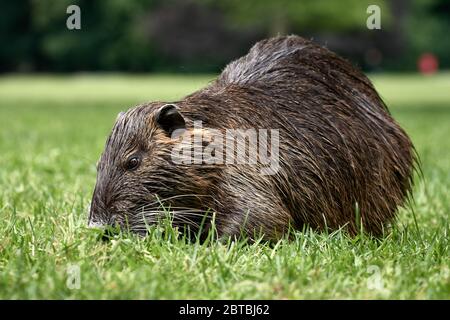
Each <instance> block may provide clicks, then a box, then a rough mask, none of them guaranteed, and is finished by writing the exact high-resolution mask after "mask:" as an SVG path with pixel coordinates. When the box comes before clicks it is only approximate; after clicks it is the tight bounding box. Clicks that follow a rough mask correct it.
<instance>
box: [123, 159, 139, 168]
mask: <svg viewBox="0 0 450 320" xmlns="http://www.w3.org/2000/svg"><path fill="white" fill-rule="evenodd" d="M140 164H141V159H140V158H139V157H137V156H131V157H130V158H128V160H127V163H126V165H125V168H126V169H127V170H135V169H137V167H139V165H140Z"/></svg>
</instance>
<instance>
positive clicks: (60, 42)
mask: <svg viewBox="0 0 450 320" xmlns="http://www.w3.org/2000/svg"><path fill="white" fill-rule="evenodd" d="M70 4H77V5H78V6H79V7H80V8H81V22H82V23H81V25H82V28H81V30H68V29H67V28H66V19H67V17H68V14H66V8H67V7H68V6H69V5H70ZM369 4H378V5H379V6H380V8H381V9H382V29H381V30H368V29H367V28H366V18H367V16H368V15H367V13H366V8H367V6H368V5H369ZM448 30H450V3H449V2H448V1H447V0H414V1H408V0H391V1H388V0H379V1H376V0H371V1H364V0H340V1H331V0H302V1H298V0H281V1H275V0H244V1H241V0H216V1H213V0H187V1H186V0H164V1H163V0H135V1H126V0H123V1H122V0H109V1H101V0H76V1H75V0H39V1H33V0H22V1H2V2H1V4H0V40H1V51H0V71H1V72H13V71H49V72H71V71H98V70H99V71H130V72H149V71H158V72H159V71H164V72H217V71H219V70H220V69H221V68H222V67H223V66H224V65H225V64H226V63H227V62H228V61H230V60H231V59H234V58H236V57H238V56H240V55H241V54H243V53H245V52H246V50H248V48H249V47H250V46H251V44H252V43H254V42H255V41H257V40H259V39H262V38H265V37H268V36H272V35H276V34H288V33H296V34H299V35H302V36H305V37H309V38H314V39H315V40H316V41H318V42H321V43H323V44H326V45H327V46H328V47H330V48H331V49H333V50H336V51H338V52H339V53H341V54H342V55H344V56H346V57H348V58H349V59H351V60H353V61H354V62H356V63H358V64H359V65H360V66H362V67H363V68H366V69H381V70H386V69H388V70H390V69H392V70H398V69H402V70H412V69H414V68H415V65H416V60H417V57H418V56H419V55H420V54H421V53H423V52H432V53H434V54H436V55H437V56H438V57H439V59H440V64H441V66H442V67H447V68H448V67H449V66H450V55H449V54H448V53H449V52H450V40H449V37H448Z"/></svg>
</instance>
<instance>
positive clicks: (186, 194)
mask: <svg viewBox="0 0 450 320" xmlns="http://www.w3.org/2000/svg"><path fill="white" fill-rule="evenodd" d="M184 130H186V121H185V118H184V117H183V115H182V114H181V112H180V111H179V110H178V108H177V107H176V106H175V105H173V104H165V105H163V104H160V103H153V104H149V105H144V106H138V107H136V108H134V109H130V110H129V111H127V112H126V113H121V114H119V116H118V117H117V120H116V123H115V125H114V128H113V129H112V132H111V134H110V136H109V138H108V140H107V142H106V147H105V150H104V152H103V154H102V155H101V158H100V161H99V163H98V166H97V183H96V186H95V190H94V194H93V198H92V202H91V208H90V214H89V225H90V226H94V227H103V226H108V225H111V226H113V225H116V226H117V225H118V226H120V227H126V228H127V229H128V230H130V231H132V232H135V233H139V234H145V233H146V230H147V225H148V224H151V223H154V222H156V221H157V220H158V219H159V218H161V216H162V215H163V214H165V213H167V211H168V209H170V210H169V211H171V212H173V217H172V218H173V220H174V222H176V221H178V222H180V223H183V224H190V225H192V226H197V225H198V223H199V222H198V220H199V217H200V216H201V215H204V212H203V214H201V213H200V211H201V210H200V209H202V208H205V209H206V207H205V203H204V199H202V195H204V194H205V193H206V190H208V188H209V185H208V184H209V182H210V181H211V180H214V179H210V177H203V178H202V177H199V176H198V175H201V174H203V175H207V174H208V173H207V171H204V170H203V171H202V172H198V171H197V170H199V168H195V167H194V166H189V165H185V164H175V163H174V162H173V161H172V159H171V151H172V149H173V146H174V145H175V144H176V143H178V142H179V139H176V138H177V134H176V132H181V133H182V132H183V131H184ZM200 170H201V169H200ZM162 205H163V207H164V208H162ZM169 207H170V208H169ZM177 213H178V214H177ZM200 220H201V219H200Z"/></svg>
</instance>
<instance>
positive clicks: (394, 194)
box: [89, 36, 416, 239]
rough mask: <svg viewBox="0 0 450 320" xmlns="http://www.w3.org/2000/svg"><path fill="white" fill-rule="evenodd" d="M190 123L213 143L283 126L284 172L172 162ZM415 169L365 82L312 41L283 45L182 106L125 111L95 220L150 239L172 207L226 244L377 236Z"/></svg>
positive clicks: (101, 174) (399, 133) (251, 57)
mask: <svg viewBox="0 0 450 320" xmlns="http://www.w3.org/2000/svg"><path fill="white" fill-rule="evenodd" d="M195 121H197V122H198V121H201V124H202V126H203V129H201V130H202V131H203V132H204V134H205V135H206V136H207V135H208V132H209V131H208V130H210V129H218V130H216V131H220V132H223V130H225V129H243V130H246V129H251V128H256V129H260V128H266V129H279V147H278V148H279V155H278V157H279V168H278V169H277V170H275V171H274V172H273V173H272V174H263V173H262V172H261V165H260V163H257V164H254V163H253V164H250V163H248V164H245V163H244V164H242V163H241V164H238V163H222V164H214V163H213V164H208V163H204V162H202V163H201V164H198V163H180V162H175V161H174V159H173V156H172V155H171V154H172V152H173V148H174V147H175V146H176V145H177V144H179V143H181V142H180V141H181V140H182V139H180V136H186V134H187V135H188V136H189V135H190V136H192V135H193V134H194V132H195V130H196V129H194V122H195ZM197 131H198V130H197ZM175 132H178V134H174V133H175ZM202 145H204V143H203V142H202ZM415 164H416V156H415V152H414V148H413V145H412V143H411V141H410V139H409V138H408V136H407V135H406V133H405V132H404V131H403V130H402V128H400V126H399V125H398V124H397V123H396V122H395V120H394V119H393V118H392V117H391V115H390V113H389V111H388V108H387V107H386V105H385V104H384V103H383V101H382V99H381V98H380V96H379V95H378V94H377V92H376V90H375V89H374V87H373V85H372V84H371V82H370V80H369V79H368V78H367V77H366V76H365V75H364V74H362V73H361V72H360V71H358V70H357V69H355V68H354V67H353V66H352V65H351V64H350V63H349V62H347V61H345V60H344V59H342V58H340V57H339V56H337V55H336V54H334V53H333V52H330V51H329V50H328V49H326V48H324V47H321V46H319V45H316V44H314V43H313V42H311V41H308V40H305V39H303V38H301V37H298V36H285V37H276V38H272V39H268V40H263V41H260V42H258V43H257V44H256V45H254V46H253V47H252V48H251V50H250V52H249V53H248V54H247V55H246V56H244V57H242V58H240V59H238V60H236V61H234V62H232V63H230V64H229V65H228V66H227V67H226V68H225V69H224V71H223V72H222V74H221V75H220V76H219V77H218V78H217V79H216V80H215V81H213V82H212V83H211V84H209V85H208V86H207V87H206V88H204V89H202V90H199V91H197V92H195V93H193V94H191V95H189V96H187V97H185V98H184V99H182V100H180V101H176V102H172V103H162V102H152V103H148V104H143V105H139V106H137V107H135V108H133V109H130V110H128V111H127V112H126V113H124V114H120V115H119V116H118V118H117V120H116V123H115V125H114V128H113V129H112V133H111V134H110V136H109V138H108V140H107V142H106V147H105V150H104V152H103V154H102V156H101V159H100V161H99V164H98V168H97V169H98V175H97V183H96V186H95V190H94V194H93V199H92V203H91V209H90V215H89V223H90V225H99V224H100V225H111V224H116V225H119V226H122V227H124V226H125V225H126V226H127V228H129V230H130V231H132V232H136V233H138V234H143V235H145V234H146V232H147V227H148V225H149V224H151V223H154V222H156V221H157V220H158V219H157V218H158V217H160V216H161V215H162V214H164V212H167V211H169V212H171V213H172V214H171V215H172V218H173V223H174V224H176V225H180V226H181V225H182V226H190V227H191V228H193V229H195V228H198V227H199V225H200V224H201V223H203V222H204V221H205V220H206V221H207V222H206V223H204V224H202V225H204V226H205V225H210V224H208V223H210V222H211V219H212V217H214V221H215V227H216V230H217V233H218V235H219V236H237V235H240V234H242V232H244V233H245V234H246V235H249V236H252V235H254V234H255V232H258V233H260V232H262V234H263V235H264V236H265V237H266V238H268V239H277V238H279V237H280V236H281V235H283V234H284V233H285V231H286V230H287V229H288V227H289V226H292V227H293V228H295V229H302V228H303V227H304V226H309V227H311V228H313V229H315V230H336V229H338V228H343V229H345V230H347V231H348V232H349V233H350V234H356V233H358V232H359V231H360V230H361V229H363V230H365V231H367V232H368V233H370V234H374V235H380V234H382V233H383V231H384V230H385V229H386V227H387V226H388V225H389V222H391V221H392V220H393V219H394V217H395V214H396V211H397V208H398V207H399V206H401V205H403V204H404V203H405V201H406V200H407V199H409V197H410V193H411V187H412V177H413V172H414V168H415ZM167 208H168V209H167ZM205 217H206V218H205Z"/></svg>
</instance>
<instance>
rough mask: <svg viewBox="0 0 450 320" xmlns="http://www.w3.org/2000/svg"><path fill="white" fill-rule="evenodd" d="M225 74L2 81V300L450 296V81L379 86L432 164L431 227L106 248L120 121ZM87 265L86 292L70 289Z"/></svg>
mask: <svg viewBox="0 0 450 320" xmlns="http://www.w3.org/2000/svg"><path fill="white" fill-rule="evenodd" d="M211 78H212V77H211V76H202V77H197V76H195V77H181V76H124V75H98V76H90V75H79V76H70V77H67V76H39V77H38V76H34V77H24V76H4V77H1V78H0V190H1V193H0V217H1V219H0V298H3V299H5V298H6V299H21V298H27V299H28V298H33V299H34V298H52V299H73V298H100V299H107V298H113V299H115V298H139V299H174V298H179V299H183V298H192V299H197V298H198V299H207V298H211V299H218V298H222V299H228V298H236V299H241V298H246V299H266V298H267V299H285V298H287V299H304V298H307V299H309V298H313V299H314V298H319V299H322V298H325V299H340V298H343V299H347V298H358V299H361V298H363V299H365V298H369V299H372V298H399V299H427V298H431V299H437V298H441V299H442V298H443V299H449V298H450V264H449V262H450V261H449V213H450V202H449V194H450V90H449V88H450V74H441V75H438V76H436V77H421V76H417V75H404V76H402V75H380V76H374V77H373V79H374V82H375V84H376V86H377V88H378V89H379V90H380V92H381V94H382V96H383V97H384V98H385V100H386V101H387V103H388V105H389V106H390V108H391V110H392V113H393V115H394V116H395V118H396V119H397V120H398V121H399V122H400V123H401V125H402V126H403V127H404V128H405V129H406V131H407V132H408V133H409V134H410V136H411V137H412V140H413V141H414V143H415V145H416V147H417V150H418V152H419V154H420V157H421V160H422V166H423V173H424V180H423V181H419V179H416V186H415V189H414V196H415V204H414V206H413V209H414V211H415V215H416V218H417V226H416V225H415V223H414V216H413V212H412V210H411V209H402V210H401V211H400V215H399V219H398V223H397V225H396V227H395V228H394V230H393V231H392V233H390V234H389V235H387V236H386V237H385V238H383V239H382V240H380V241H376V240H374V239H370V238H368V237H366V236H360V237H357V238H354V239H351V238H349V237H347V236H346V235H345V234H343V233H340V232H337V233H334V234H323V233H322V234H320V233H314V232H310V231H308V232H305V233H296V235H295V239H294V240H292V241H287V240H282V241H280V242H279V243H277V244H276V245H275V246H273V245H272V246H270V245H268V244H264V243H256V244H246V243H245V242H231V243H221V242H218V241H211V242H210V243H205V244H198V243H187V242H186V241H184V240H183V239H182V237H177V236H176V235H175V234H174V233H162V229H163V227H158V228H154V232H153V234H152V235H151V236H149V237H148V238H146V239H139V238H137V237H129V236H128V237H127V236H123V235H122V236H118V237H117V238H116V239H114V240H112V241H110V242H102V241H99V240H98V234H97V233H96V232H95V231H93V230H89V229H87V228H86V227H85V224H86V218H87V206H88V203H89V201H90V196H91V193H92V189H93V186H94V183H95V166H94V164H95V162H96V160H97V158H98V156H99V154H100V152H101V151H102V148H103V144H104V142H105V139H106V136H107V134H108V132H109V130H110V128H111V126H112V124H113V121H114V119H115V117H116V115H117V113H118V112H119V111H121V110H125V109H127V108H128V107H131V106H132V105H134V104H136V103H138V102H142V101H149V100H158V99H161V100H175V99H177V98H180V97H182V96H183V95H184V94H187V93H189V92H192V91H193V90H194V89H196V88H198V87H201V86H202V85H203V84H205V83H206V82H207V81H208V80H210V79H211ZM169 231H170V230H169ZM74 268H75V269H74ZM76 268H79V270H80V282H79V284H80V288H79V289H76V288H73V286H71V285H69V286H68V285H67V282H68V281H69V284H70V283H71V280H72V279H73V277H72V274H73V272H76ZM73 270H75V271H73Z"/></svg>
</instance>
